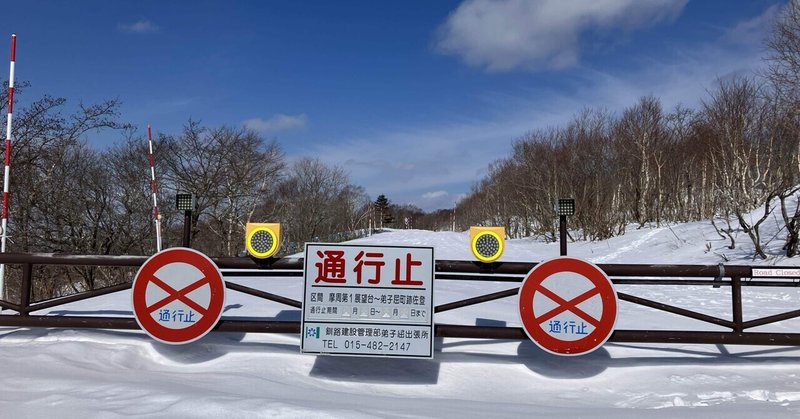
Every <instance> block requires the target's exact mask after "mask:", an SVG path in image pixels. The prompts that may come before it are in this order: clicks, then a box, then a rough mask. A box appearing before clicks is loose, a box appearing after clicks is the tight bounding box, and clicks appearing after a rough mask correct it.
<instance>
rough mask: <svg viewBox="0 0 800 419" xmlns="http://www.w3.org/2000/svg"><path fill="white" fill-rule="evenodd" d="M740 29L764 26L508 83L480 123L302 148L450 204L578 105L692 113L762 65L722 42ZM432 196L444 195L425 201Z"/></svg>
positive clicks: (742, 47)
mask: <svg viewBox="0 0 800 419" xmlns="http://www.w3.org/2000/svg"><path fill="white" fill-rule="evenodd" d="M766 13H771V12H770V11H767V12H765V14H766ZM751 20H752V21H753V22H755V21H760V20H761V17H755V18H753V19H751ZM748 22H749V21H748ZM744 27H747V28H751V29H752V30H751V29H748V33H750V36H752V37H755V38H756V39H761V37H763V35H764V31H765V30H766V29H767V27H766V26H764V25H749V24H746V22H743V23H742V24H740V25H737V26H732V27H731V28H730V29H727V30H726V29H724V28H723V29H721V30H720V32H719V35H718V38H717V39H712V40H709V41H706V42H703V43H696V44H693V45H691V46H688V47H687V46H674V47H673V50H672V51H670V53H666V54H658V55H654V56H646V55H644V56H642V57H640V58H639V59H638V61H634V62H632V63H631V65H629V66H626V67H625V69H624V70H621V71H616V72H613V73H610V72H605V71H600V70H596V69H595V70H593V69H589V68H586V67H584V68H582V69H580V70H575V71H572V72H570V74H572V76H567V75H565V76H564V77H565V78H566V77H569V78H568V79H565V80H568V81H565V83H566V84H568V87H566V88H559V89H556V88H548V87H542V86H534V87H530V88H527V89H526V88H525V87H524V86H516V87H515V89H514V91H513V92H512V93H509V92H507V91H500V92H494V93H492V94H487V95H485V96H484V97H483V98H482V100H483V101H484V102H485V103H484V105H486V106H485V107H486V108H487V109H493V110H494V111H493V112H492V113H486V114H485V115H484V116H483V117H482V118H474V117H473V116H471V115H470V116H469V117H460V116H458V115H454V116H453V119H451V120H449V121H445V122H442V123H439V124H435V125H428V126H417V127H415V128H408V127H402V128H397V129H394V130H391V129H387V128H381V129H380V130H379V131H375V132H373V133H369V134H367V135H364V136H363V137H361V138H341V139H334V140H332V141H327V142H326V143H324V144H320V145H318V146H317V147H316V148H315V149H314V150H312V151H311V152H312V153H313V154H314V155H318V156H320V157H321V158H322V159H323V160H324V161H325V162H327V163H330V164H338V165H342V166H343V167H344V168H345V169H346V170H347V171H348V172H349V173H350V179H351V181H352V182H353V183H355V184H358V185H361V186H364V187H365V188H366V191H367V193H369V194H371V195H372V196H377V195H378V194H386V195H387V196H388V197H389V199H391V200H392V201H393V202H396V203H411V204H414V205H417V206H419V207H420V208H422V209H424V210H427V211H430V210H435V209H438V208H452V206H453V204H454V202H458V201H459V200H460V199H463V197H464V193H465V192H467V191H469V188H470V186H471V185H473V184H474V183H476V182H478V181H479V180H480V179H481V178H482V177H483V176H485V174H486V170H487V167H488V165H489V164H490V163H492V162H493V161H495V160H497V159H501V158H505V157H508V156H510V153H511V145H512V143H513V140H515V139H517V138H520V137H522V136H523V135H524V134H525V133H527V132H530V131H532V130H537V129H546V128H548V127H553V126H563V125H564V124H565V123H567V122H568V121H570V120H571V119H572V118H573V117H574V116H575V115H576V114H577V113H579V112H580V111H581V110H583V109H584V108H586V107H592V108H595V109H606V110H608V111H610V112H612V113H617V114H619V113H620V112H621V111H622V110H623V109H625V108H626V107H629V106H632V105H633V104H635V102H636V100H637V99H638V98H639V97H641V96H644V95H654V96H656V97H658V98H660V99H661V101H662V103H663V105H664V109H665V110H666V111H670V110H672V108H673V107H674V106H675V105H677V104H683V105H685V106H688V107H693V108H695V109H696V108H698V107H699V106H700V105H701V101H702V100H704V99H706V98H707V91H709V90H712V89H713V88H714V82H715V80H716V79H717V78H724V77H727V76H729V75H731V74H753V72H754V71H755V70H757V69H759V68H760V67H762V66H763V65H764V64H763V61H762V60H761V56H762V54H763V49H762V47H761V45H760V44H759V43H754V42H751V41H749V40H747V41H745V40H744V39H739V40H737V39H735V38H736V37H731V36H729V34H730V33H731V32H732V31H734V29H735V28H744ZM757 28H761V29H757ZM431 191H434V192H431ZM438 191H445V192H446V193H447V195H442V196H441V197H438V198H436V199H432V198H431V197H432V195H433V194H436V193H437V192H438ZM429 194H430V195H429ZM426 195H427V196H426Z"/></svg>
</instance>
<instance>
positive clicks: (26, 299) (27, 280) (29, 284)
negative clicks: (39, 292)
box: [19, 263, 33, 316]
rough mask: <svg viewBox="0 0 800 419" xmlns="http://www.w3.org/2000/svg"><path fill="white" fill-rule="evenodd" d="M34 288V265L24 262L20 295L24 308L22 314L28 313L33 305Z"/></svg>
mask: <svg viewBox="0 0 800 419" xmlns="http://www.w3.org/2000/svg"><path fill="white" fill-rule="evenodd" d="M32 289H33V265H32V264H30V263H23V264H22V290H21V294H20V296H19V299H20V302H19V305H20V307H21V308H22V310H21V311H20V313H19V314H20V315H22V316H27V315H28V307H30V306H31V294H32Z"/></svg>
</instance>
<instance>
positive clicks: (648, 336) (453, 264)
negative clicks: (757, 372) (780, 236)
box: [0, 253, 800, 346]
mask: <svg viewBox="0 0 800 419" xmlns="http://www.w3.org/2000/svg"><path fill="white" fill-rule="evenodd" d="M146 260H147V257H144V256H80V255H52V254H23V253H6V254H0V264H7V265H11V266H12V267H16V268H17V269H20V268H21V269H20V270H21V279H20V281H19V285H18V286H19V288H18V289H16V290H14V291H15V292H14V294H16V295H18V296H19V298H18V301H13V302H12V301H0V307H1V308H3V312H2V315H0V326H11V327H50V328H52V327H56V328H100V329H139V325H138V324H137V322H136V320H135V319H134V318H133V317H130V318H128V317H108V316H82V315H81V316H74V315H51V314H44V315H42V314H33V313H34V312H38V311H42V310H45V309H50V308H54V307H57V306H60V305H63V304H67V303H71V302H76V301H80V300H86V299H90V298H95V297H98V296H101V295H105V294H110V293H114V292H118V291H122V290H126V289H129V288H131V283H130V282H127V283H123V284H120V285H116V286H112V287H106V288H100V289H93V290H89V291H85V292H79V293H76V294H73V295H69V296H66V297H60V298H55V299H49V300H44V301H32V292H31V290H32V287H33V285H34V284H35V282H36V281H40V280H46V279H47V278H38V277H35V276H34V272H35V271H36V269H35V268H36V267H39V266H41V265H48V266H50V265H55V266H95V267H109V268H110V269H115V268H119V269H127V270H131V268H138V267H140V266H141V265H142V264H143V263H144V262H145V261H146ZM213 261H214V262H215V263H216V264H217V266H218V267H219V268H220V269H221V270H222V273H223V278H224V280H225V285H226V288H227V289H228V290H229V291H235V292H240V293H244V294H248V295H251V296H255V297H259V298H262V299H265V300H269V301H274V302H277V303H281V304H285V305H287V306H289V307H294V308H298V309H299V308H301V306H302V303H301V302H300V301H298V300H295V299H293V298H289V297H286V296H281V295H277V294H274V293H271V292H269V291H265V290H261V289H255V288H252V287H248V286H244V285H241V284H237V283H236V278H237V277H264V281H265V288H266V289H268V288H269V280H270V278H275V277H282V278H286V277H296V278H298V280H302V276H303V259H302V258H281V259H274V260H270V261H268V262H256V261H254V260H251V259H249V258H216V259H213ZM534 266H535V264H533V263H520V262H493V263H480V262H470V261H454V260H437V261H436V262H435V281H491V282H498V283H509V284H510V285H509V288H508V289H507V290H502V291H498V292H493V293H489V294H484V295H478V296H475V297H470V298H467V299H463V300H459V301H452V302H448V303H445V304H439V305H436V306H435V308H434V312H435V313H442V312H446V311H449V310H456V309H459V308H463V307H468V306H472V305H476V304H480V303H484V302H488V301H493V300H499V299H502V298H508V297H514V296H516V295H517V294H518V292H519V285H517V284H516V283H521V282H522V280H523V278H524V276H525V275H526V274H527V273H528V272H529V271H530V270H531V269H532V268H533V267H534ZM597 266H598V267H599V268H600V269H602V270H603V271H604V272H605V273H606V274H607V275H608V276H609V277H610V278H611V280H612V282H613V283H614V284H615V285H635V286H642V287H655V286H664V285H674V286H687V287H689V286H708V287H713V288H720V289H722V288H723V287H725V288H727V287H730V289H731V293H730V300H731V301H730V304H731V309H732V310H731V312H732V316H731V318H721V317H716V316H712V315H709V314H704V313H700V312H698V311H694V310H689V309H686V308H681V307H677V306H674V305H670V304H666V303H664V302H659V301H654V300H651V299H646V298H641V297H637V296H635V295H633V294H629V293H623V292H617V298H618V299H619V301H626V302H629V303H632V304H637V305H641V306H645V307H650V308H652V309H655V310H660V311H663V312H667V313H671V314H674V315H677V316H684V317H688V318H691V319H695V320H699V321H701V322H705V323H707V324H710V325H715V326H718V327H722V328H724V329H729V330H727V331H719V330H709V331H702V330H620V329H617V330H615V331H614V332H613V334H612V335H611V337H610V339H609V340H608V341H609V342H649V343H701V344H747V345H792V346H799V345H800V333H772V332H753V331H751V329H753V328H755V327H758V326H764V325H768V324H771V323H776V322H780V321H783V320H788V319H793V318H797V317H800V308H798V309H797V310H792V311H788V312H783V313H779V314H774V315H770V316H767V317H762V318H756V319H752V320H747V321H744V320H743V305H742V287H798V286H800V279H799V278H798V277H796V276H795V277H792V276H791V275H779V276H781V277H780V278H757V276H761V275H764V272H766V271H770V272H795V271H797V268H796V267H785V268H781V267H770V268H769V269H764V268H762V267H751V266H740V265H736V266H732V265H621V264H599V265H597ZM226 270H227V271H226ZM754 274H755V275H754ZM754 276H755V277H754ZM511 284H514V285H511ZM717 329H718V328H717ZM212 331H216V332H248V333H300V322H299V321H276V320H268V319H265V320H258V319H246V320H244V319H232V318H226V317H225V316H224V315H223V316H222V318H221V319H220V320H219V321H218V322H217V324H216V326H215V327H214V329H213V330H212ZM798 332H800V331H798ZM434 334H435V336H438V337H460V338H485V339H528V336H527V335H526V334H525V332H524V330H523V329H522V328H520V327H491V326H473V325H459V324H436V326H435V331H434Z"/></svg>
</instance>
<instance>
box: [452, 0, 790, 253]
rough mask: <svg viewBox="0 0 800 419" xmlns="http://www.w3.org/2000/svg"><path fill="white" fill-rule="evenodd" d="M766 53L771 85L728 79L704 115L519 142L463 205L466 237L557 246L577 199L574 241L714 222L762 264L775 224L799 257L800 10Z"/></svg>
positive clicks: (590, 115)
mask: <svg viewBox="0 0 800 419" xmlns="http://www.w3.org/2000/svg"><path fill="white" fill-rule="evenodd" d="M766 46H767V49H766V56H765V60H766V63H767V67H766V70H765V71H764V72H763V73H761V74H753V75H733V76H728V77H725V78H722V79H719V80H718V81H717V82H716V84H715V85H713V86H710V87H709V89H708V93H707V95H706V96H705V97H704V98H702V102H701V106H699V107H698V108H696V109H691V108H687V107H683V106H677V107H674V108H671V109H665V108H664V106H663V104H662V102H661V101H660V100H659V98H657V97H653V96H644V97H641V98H640V99H639V100H638V101H636V102H635V103H632V104H631V105H630V106H628V107H627V108H626V109H624V110H623V111H622V112H620V113H619V114H612V113H610V112H608V111H606V110H603V109H592V108H587V109H585V110H583V111H581V112H579V113H578V114H577V115H576V116H575V117H574V119H573V120H572V121H570V122H569V123H567V124H564V125H563V126H560V127H554V128H550V129H545V130H537V131H533V132H530V133H528V134H526V135H524V136H522V137H521V138H519V139H517V140H516V141H515V142H514V145H513V151H512V153H511V155H510V156H509V157H507V158H504V159H501V160H499V161H496V162H494V163H493V164H492V165H491V166H490V168H489V171H488V175H487V176H486V177H485V178H484V179H482V180H481V181H480V182H478V183H477V184H476V185H475V186H474V187H473V189H472V191H471V193H470V194H469V196H468V197H467V198H466V199H464V200H462V201H461V202H460V203H459V204H458V205H457V208H456V212H457V213H459V214H460V217H459V218H458V220H457V221H458V225H459V228H466V227H468V226H469V225H474V224H483V225H488V224H492V225H499V226H504V227H505V228H506V231H507V234H508V235H509V236H510V237H513V238H517V237H528V236H538V237H541V238H544V239H545V240H556V239H557V230H558V220H557V219H556V217H555V216H554V212H553V205H554V202H555V201H556V200H557V199H558V198H567V197H572V198H575V200H576V206H577V211H576V214H575V216H574V217H572V218H571V220H570V225H571V229H572V235H573V239H585V240H600V239H606V238H609V237H612V236H615V235H620V234H624V233H625V230H626V228H631V227H633V228H641V227H644V226H647V225H654V226H661V225H662V224H669V223H677V222H687V221H702V220H707V221H708V222H710V223H713V225H714V226H715V227H716V230H717V232H718V233H719V234H720V236H721V237H723V238H725V239H726V240H728V241H729V246H730V247H731V248H734V247H735V246H736V245H737V243H736V237H737V235H735V234H734V232H743V233H745V234H746V237H747V238H748V239H749V240H750V241H752V243H753V245H754V249H755V250H754V253H755V254H754V257H758V258H764V259H765V258H767V255H766V254H765V253H764V250H763V243H764V240H765V238H763V237H761V234H760V227H761V226H762V225H763V223H764V222H766V221H767V220H769V219H776V220H779V222H780V223H781V224H782V229H783V232H784V233H785V237H786V239H785V244H784V247H783V248H784V250H785V252H786V255H787V256H789V257H792V256H796V255H797V254H798V235H799V233H800V225H799V224H798V221H799V218H800V212H798V209H797V208H800V206H798V205H797V202H796V197H795V193H796V192H798V190H799V188H800V186H799V185H798V184H800V141H799V140H800V114H798V111H797V109H800V108H799V107H798V105H800V103H798V102H800V96H799V95H798V93H800V90H799V88H800V2H798V1H792V2H790V3H789V4H788V5H787V7H786V9H785V10H784V13H783V15H782V16H781V17H780V18H779V19H778V20H777V21H776V22H775V24H774V27H773V31H772V33H771V34H770V36H769V38H768V39H767V40H766ZM754 210H757V211H756V214H758V215H757V216H756V217H751V216H748V215H749V214H751V213H752V212H753V211H754Z"/></svg>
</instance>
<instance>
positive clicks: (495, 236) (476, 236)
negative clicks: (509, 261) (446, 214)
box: [469, 227, 506, 262]
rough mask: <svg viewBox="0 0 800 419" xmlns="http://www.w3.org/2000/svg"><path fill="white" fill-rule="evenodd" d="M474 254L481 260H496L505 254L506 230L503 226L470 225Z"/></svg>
mask: <svg viewBox="0 0 800 419" xmlns="http://www.w3.org/2000/svg"><path fill="white" fill-rule="evenodd" d="M469 236H470V245H471V246H470V247H471V248H472V254H473V255H475V257H476V258H477V259H478V260H479V261H481V262H494V261H496V260H497V259H499V258H500V256H502V255H503V250H504V248H505V245H504V241H505V236H506V232H505V229H504V228H503V227H470V228H469Z"/></svg>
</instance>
